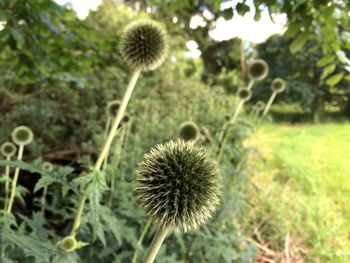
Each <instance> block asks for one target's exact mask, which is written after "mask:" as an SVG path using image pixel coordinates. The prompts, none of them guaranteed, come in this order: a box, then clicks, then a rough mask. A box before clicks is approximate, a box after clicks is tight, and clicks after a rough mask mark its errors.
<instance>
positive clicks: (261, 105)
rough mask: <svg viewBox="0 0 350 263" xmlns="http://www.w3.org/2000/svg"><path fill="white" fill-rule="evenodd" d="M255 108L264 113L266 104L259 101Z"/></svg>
mask: <svg viewBox="0 0 350 263" xmlns="http://www.w3.org/2000/svg"><path fill="white" fill-rule="evenodd" d="M255 108H256V109H257V110H258V111H262V110H263V109H265V103H264V102H263V101H261V100H260V101H258V102H257V103H256V104H255Z"/></svg>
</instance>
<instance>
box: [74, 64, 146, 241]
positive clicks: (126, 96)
mask: <svg viewBox="0 0 350 263" xmlns="http://www.w3.org/2000/svg"><path fill="white" fill-rule="evenodd" d="M140 73H141V70H139V69H137V70H134V72H133V74H132V76H131V79H130V81H129V84H128V87H127V88H126V91H125V94H124V96H123V99H122V102H121V104H120V107H119V110H118V114H117V116H116V117H115V119H114V121H113V124H112V127H111V128H110V130H109V133H108V136H107V139H106V141H105V144H104V145H103V148H102V151H101V153H100V155H99V156H98V159H97V161H96V164H95V169H96V170H97V171H99V170H101V166H102V162H103V160H104V159H105V158H106V156H107V154H108V152H109V148H110V147H111V144H112V141H113V138H114V136H115V134H116V131H117V129H118V126H119V124H120V121H121V120H122V118H123V115H124V113H125V110H126V106H127V105H128V102H129V100H130V97H131V94H132V92H133V90H134V87H135V85H136V82H137V79H138V78H139V76H140ZM85 202H86V195H85V193H83V194H82V195H81V196H80V199H79V205H78V210H77V212H76V215H75V218H74V222H73V227H72V230H71V235H72V236H74V237H75V236H76V234H77V232H78V229H79V226H80V221H81V216H82V214H83V210H84V205H85Z"/></svg>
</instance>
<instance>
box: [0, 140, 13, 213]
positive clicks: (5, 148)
mask: <svg viewBox="0 0 350 263" xmlns="http://www.w3.org/2000/svg"><path fill="white" fill-rule="evenodd" d="M0 152H1V154H2V155H3V156H4V157H6V161H10V160H11V157H12V156H13V155H15V154H16V146H15V145H14V144H13V143H12V142H4V143H3V144H2V145H1V148H0ZM9 191H10V167H9V166H8V165H6V167H5V202H4V211H6V206H7V202H8V195H9Z"/></svg>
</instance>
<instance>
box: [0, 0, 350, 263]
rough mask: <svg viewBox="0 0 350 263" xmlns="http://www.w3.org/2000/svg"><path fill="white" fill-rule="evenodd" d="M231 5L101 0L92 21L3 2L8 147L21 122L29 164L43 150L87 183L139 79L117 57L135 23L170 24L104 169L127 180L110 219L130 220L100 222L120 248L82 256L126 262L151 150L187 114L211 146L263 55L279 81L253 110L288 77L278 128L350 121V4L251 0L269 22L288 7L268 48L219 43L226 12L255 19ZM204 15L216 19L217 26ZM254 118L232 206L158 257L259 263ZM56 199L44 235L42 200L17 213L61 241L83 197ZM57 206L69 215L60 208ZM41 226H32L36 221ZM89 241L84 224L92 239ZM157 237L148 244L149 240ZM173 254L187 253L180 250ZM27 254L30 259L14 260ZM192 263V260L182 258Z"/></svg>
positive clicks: (49, 7) (41, 4)
mask: <svg viewBox="0 0 350 263" xmlns="http://www.w3.org/2000/svg"><path fill="white" fill-rule="evenodd" d="M222 2H225V1H221V0H214V1H212V0H199V1H197V0H186V1H182V0H175V1H160V0H148V1H146V0H143V1H127V0H125V1H113V0H104V1H103V3H102V4H101V5H100V6H99V7H98V9H97V10H96V11H92V12H90V14H89V16H88V17H87V18H86V19H85V20H84V21H82V20H79V19H78V18H77V17H76V14H75V13H74V11H73V10H72V9H71V8H70V7H69V5H67V6H61V5H58V4H57V3H55V2H53V1H50V0H2V1H0V25H1V27H2V29H1V30H0V50H1V52H0V112H1V114H0V124H1V130H0V142H3V141H5V140H8V139H9V135H10V134H11V131H12V129H13V128H14V127H16V126H18V125H28V126H30V127H31V128H32V129H33V131H34V134H35V143H33V144H32V145H30V146H29V147H28V149H27V150H26V155H25V160H26V161H32V160H34V159H37V158H38V157H39V156H41V158H42V159H44V160H48V161H51V162H54V163H55V164H62V165H70V166H72V167H74V168H75V172H76V175H77V174H79V172H82V171H86V170H87V166H88V165H89V164H90V163H91V162H92V161H93V160H94V159H95V158H96V157H97V154H98V152H99V149H100V146H101V143H102V141H103V139H104V125H105V122H106V118H107V116H106V110H105V108H106V105H107V103H108V102H109V101H111V100H113V99H116V98H120V97H121V96H122V94H123V92H124V88H125V86H126V84H127V81H128V76H129V73H130V69H129V68H128V67H127V66H126V65H125V64H124V62H123V61H122V59H121V57H120V54H119V51H118V44H119V38H120V35H121V32H122V30H123V28H124V27H125V25H127V24H128V23H129V22H130V21H133V20H135V19H137V18H148V17H151V18H153V19H155V20H158V21H161V22H162V23H164V24H165V26H166V28H167V31H168V34H169V38H170V40H171V41H170V48H169V50H170V52H169V58H168V60H167V61H166V62H165V63H164V64H163V65H162V66H161V67H160V69H158V70H157V71H155V72H147V73H145V74H143V75H142V77H141V78H140V80H139V82H138V84H137V87H136V90H135V93H134V94H133V97H132V99H131V102H130V105H129V106H128V109H127V111H128V114H129V115H130V116H131V121H130V123H128V124H127V127H128V129H129V132H128V134H127V137H126V139H125V140H126V141H125V142H124V145H125V146H124V150H123V152H124V153H125V154H123V156H122V159H121V160H120V162H119V167H113V166H111V167H108V169H107V173H110V174H112V173H116V174H117V175H118V178H119V184H118V186H117V187H118V189H117V191H116V194H115V196H114V203H113V207H112V211H113V213H114V214H116V215H117V217H116V218H119V219H120V220H119V219H118V220H119V221H118V220H117V221H115V219H112V217H113V216H111V215H113V213H112V212H111V211H109V210H104V212H103V213H101V214H103V216H104V217H105V218H104V219H103V220H105V221H106V222H107V223H106V222H104V223H103V224H105V225H106V224H108V221H109V220H110V221H111V222H115V224H116V226H109V227H110V228H108V227H107V232H108V231H109V233H107V235H108V238H107V243H108V242H116V240H117V242H119V243H118V244H119V247H118V249H115V248H114V247H111V246H107V247H104V246H103V242H102V241H101V242H97V243H95V244H94V245H93V250H95V252H96V251H98V253H95V252H91V250H90V252H89V253H91V254H87V253H84V249H82V250H83V252H79V254H80V256H82V257H83V258H84V260H90V261H83V262H97V261H96V260H105V262H112V261H109V260H111V258H113V259H115V262H129V261H127V260H128V259H129V258H130V256H131V255H132V251H133V249H134V247H137V245H136V241H137V238H138V236H139V233H140V232H141V227H142V224H143V223H144V219H143V214H142V213H141V212H140V211H139V210H138V208H137V206H136V202H135V201H134V200H133V196H132V189H133V188H132V187H133V185H132V184H131V182H132V178H133V177H134V170H135V168H136V164H137V162H138V161H139V160H140V159H141V156H142V154H143V153H144V152H146V151H147V149H149V148H150V147H151V146H153V145H154V144H156V143H159V142H162V141H165V140H168V139H171V138H176V136H177V129H178V125H179V124H180V123H181V122H183V121H186V120H189V119H190V120H193V121H195V122H196V123H198V125H199V126H200V128H201V130H202V134H203V136H205V137H203V138H205V139H204V144H205V145H210V144H211V142H212V139H213V138H215V137H216V136H217V132H218V131H219V129H220V128H221V126H222V124H223V123H224V122H225V116H230V115H232V113H233V111H234V109H233V108H232V105H234V101H235V97H234V94H235V92H236V90H237V89H238V88H239V87H240V86H243V85H245V84H246V83H247V76H246V64H247V61H250V60H251V59H252V58H256V57H259V58H262V59H264V60H266V61H267V62H268V64H269V65H270V74H269V76H268V78H267V79H265V80H264V81H262V82H259V83H258V84H257V85H256V87H255V89H254V95H253V98H252V100H251V102H249V104H248V112H249V110H251V106H252V104H254V103H255V102H257V101H259V100H263V101H266V100H267V98H268V97H269V96H270V91H268V92H266V90H269V86H270V83H271V81H272V79H273V78H275V77H282V78H284V79H285V80H286V81H287V85H288V90H287V91H286V92H285V93H284V94H282V95H281V96H279V97H278V99H277V101H276V103H277V104H276V106H274V107H273V110H272V117H273V118H274V119H275V120H276V121H278V120H281V121H292V122H302V121H320V120H323V119H327V118H329V116H330V117H332V118H344V119H345V118H350V74H349V72H350V61H349V57H350V32H349V31H350V21H349V9H350V3H349V2H347V1H309V0H294V1H278V0H268V1H263V0H254V1H253V4H254V6H255V9H256V12H255V19H257V20H258V19H259V18H260V16H261V12H262V11H264V10H268V12H269V14H270V15H271V18H272V19H273V16H274V14H278V13H285V14H286V16H287V28H288V29H287V31H286V32H285V34H284V36H280V35H273V36H271V37H270V38H269V39H268V40H267V41H266V42H264V43H261V44H257V45H256V44H253V43H249V42H247V41H244V40H241V39H238V38H234V39H231V40H226V41H215V40H213V39H212V38H210V37H209V32H210V30H211V29H212V28H213V27H214V26H215V24H216V23H217V21H218V19H219V18H222V17H223V18H224V19H226V20H229V19H231V18H232V17H233V16H235V15H237V14H241V15H243V14H245V13H246V12H249V11H250V6H249V4H248V3H247V2H248V1H240V2H238V3H237V4H235V5H233V6H231V7H229V8H225V9H224V8H223V5H222V4H223V3H222ZM204 11H209V12H210V13H211V14H212V16H211V17H210V18H208V17H207V16H205V15H204ZM194 15H199V16H201V17H202V19H203V20H204V21H205V25H203V26H199V27H197V28H192V27H190V21H191V18H192V17H193V16H194ZM174 17H176V20H174ZM175 21H176V22H175ZM189 40H194V41H195V42H196V43H197V44H198V48H199V50H200V51H201V56H200V57H199V58H197V59H191V58H188V57H187V56H186V55H185V51H186V43H187V41H189ZM249 120H250V119H249V118H248V123H246V122H240V123H239V125H238V127H237V129H236V130H235V131H234V138H231V144H230V145H234V147H228V149H226V151H227V155H226V156H227V157H226V158H225V159H224V160H223V164H222V167H221V168H222V172H223V174H225V175H227V176H226V179H225V180H227V182H229V184H227V185H232V182H234V183H235V187H233V188H232V189H230V190H228V191H227V192H225V194H226V197H227V198H226V197H225V199H224V200H229V201H226V203H225V206H223V208H222V209H221V210H220V211H219V212H218V213H217V215H216V218H215V219H213V220H212V222H211V223H210V224H209V225H208V227H204V229H202V230H201V231H198V232H196V231H194V232H193V233H190V234H188V235H182V234H178V235H175V236H172V237H171V241H169V242H167V244H168V246H169V247H170V248H167V247H166V248H163V249H162V250H161V252H160V255H159V257H160V258H161V261H160V262H215V261H216V262H233V261H230V260H232V259H234V260H235V261H234V262H254V260H255V252H256V247H255V246H252V245H251V243H249V242H247V239H246V238H245V236H246V235H248V233H251V232H253V230H252V229H250V225H251V224H252V222H251V221H250V219H251V218H249V217H248V218H247V217H245V213H244V211H246V209H247V208H248V207H250V205H251V204H250V200H249V198H247V196H245V194H244V193H246V192H247V191H254V190H253V189H254V186H252V185H251V184H250V183H249V182H247V180H244V178H246V177H247V176H249V174H251V173H252V172H251V170H249V169H253V168H251V167H248V166H249V164H247V163H245V161H246V160H245V158H246V152H248V151H254V149H250V148H244V147H243V140H244V138H246V137H247V136H248V135H249V134H250V133H251V128H250V126H249V125H250V124H251V123H249ZM238 163H243V164H242V165H240V166H239V167H238V168H237V169H236V168H235V169H233V170H232V167H233V166H232V165H234V167H236V164H238ZM242 167H243V168H242ZM35 178H36V179H35V180H33V179H32V178H31V177H28V176H27V177H26V176H24V178H22V179H20V184H21V185H24V186H26V187H27V188H29V189H33V188H34V184H35V183H36V182H37V181H38V178H37V177H35ZM238 182H239V183H238ZM65 183H67V182H65ZM247 189H249V190H247ZM55 191H56V190H55ZM50 196H51V198H52V199H51V202H50V203H51V205H52V207H51V208H48V210H49V212H50V213H49V216H48V215H46V216H48V217H49V219H50V220H53V218H55V217H57V218H60V219H61V220H57V222H56V221H55V222H53V223H52V225H50V226H49V227H47V226H46V228H45V229H44V228H41V227H42V226H43V225H44V224H45V220H44V218H40V216H39V214H38V213H37V211H38V206H37V204H36V203H35V200H36V198H38V194H35V195H34V194H31V193H29V194H28V198H26V199H25V203H24V204H23V203H20V202H16V205H15V209H16V211H17V212H19V213H22V214H23V215H26V216H28V218H29V217H35V218H36V220H37V221H36V222H41V223H40V224H39V223H38V224H37V225H36V226H32V228H31V230H32V231H34V232H35V231H37V232H35V234H33V235H37V236H45V237H47V236H50V238H48V239H53V240H57V238H58V237H60V236H63V235H64V234H63V232H65V231H64V230H62V229H67V226H69V222H70V221H69V220H70V219H71V218H70V217H69V216H67V215H70V214H71V213H72V210H71V207H74V205H75V201H72V200H74V195H73V193H72V192H71V193H70V199H66V201H64V199H63V201H62V200H56V199H57V196H58V195H57V193H56V192H53V193H52V194H50ZM67 200H69V201H67ZM66 203H68V207H67V204H66ZM60 207H67V208H65V209H61V210H59V208H60ZM50 209H51V210H50ZM101 209H106V208H101ZM33 211H34V212H33ZM28 218H27V219H26V220H32V219H28ZM225 218H226V219H225ZM227 218H228V219H229V220H227ZM231 218H234V222H232V220H231ZM22 220H24V219H22ZM103 220H102V221H103ZM24 221H25V220H24ZM58 221H59V222H58ZM31 222H32V221H30V222H27V223H28V225H34V223H31ZM62 222H63V223H62ZM216 222H220V225H219V224H217V223H216ZM223 222H224V223H223ZM39 225H40V227H39ZM38 229H39V230H40V231H42V232H40V231H39V232H38ZM277 229H278V227H275V228H271V229H270V230H271V231H270V232H268V231H267V233H266V235H267V236H269V235H271V236H272V235H273V234H274V231H277ZM22 230H23V229H22ZM219 230H220V231H219ZM24 232H25V231H24V230H23V233H24ZM88 233H89V230H88V229H86V232H85V234H84V237H85V238H86V239H88V237H89V234H88ZM113 233H114V234H115V233H118V234H115V236H113V235H114V234H113ZM232 233H236V235H232ZM253 235H254V234H253ZM24 236H25V235H24V234H23V236H22V237H23V238H24ZM100 238H101V236H100ZM118 238H119V239H118ZM150 238H151V235H149V236H147V242H149V240H150ZM101 239H102V238H101ZM108 239H109V240H108ZM124 239H126V240H124ZM111 240H112V241H111ZM12 241H13V242H18V240H16V239H14V240H12ZM172 241H173V242H172ZM278 241H280V242H283V240H282V237H279V238H278V239H277V241H276V244H278ZM147 242H146V243H147ZM174 246H179V247H180V248H181V249H180V252H179V251H178V249H177V248H174ZM276 247H278V245H276ZM278 248H279V247H278ZM279 249H280V248H279ZM169 251H170V252H169ZM174 251H176V253H177V254H176V253H175V252H174ZM218 251H221V252H220V253H219V252H218ZM23 258H24V256H22V255H19V257H18V258H17V260H23ZM183 258H185V261H183V260H180V259H183ZM327 259H328V258H327ZM28 262H29V261H28ZM73 262H74V261H73ZM101 262H102V261H101ZM320 262H322V261H320ZM339 262H341V261H339Z"/></svg>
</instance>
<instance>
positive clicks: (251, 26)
mask: <svg viewBox="0 0 350 263" xmlns="http://www.w3.org/2000/svg"><path fill="white" fill-rule="evenodd" d="M55 1H56V2H57V3H58V4H61V5H63V4H65V3H70V4H71V5H72V8H73V9H74V10H75V12H76V13H77V16H78V17H79V18H80V19H84V18H85V17H86V16H88V14H89V11H90V10H96V9H97V8H98V6H99V5H100V4H101V2H102V0H55ZM237 2H239V1H238V0H232V1H226V2H225V3H223V4H222V6H221V8H223V9H226V8H228V7H232V6H235V5H236V4H237ZM246 3H247V4H248V5H249V6H250V10H251V11H250V12H248V13H246V14H245V15H244V16H240V15H238V14H237V13H236V12H235V13H234V16H233V18H232V19H231V20H225V19H224V18H219V19H218V20H217V23H216V27H215V28H214V29H213V30H212V31H210V32H209V36H210V37H211V38H213V39H215V40H218V41H222V40H228V39H231V38H234V37H239V38H241V39H244V40H246V41H250V42H253V43H261V42H264V41H265V40H266V39H267V38H268V37H269V36H271V35H273V34H282V33H283V32H284V31H285V29H286V28H285V24H286V21H287V18H286V15H285V14H279V15H275V16H274V17H273V20H274V21H271V19H270V16H269V14H268V12H267V11H266V10H265V11H262V12H261V19H260V20H259V21H255V20H254V19H253V17H254V13H255V8H254V5H253V0H248V1H247V2H246ZM203 15H204V16H206V17H208V18H209V17H210V16H211V15H212V14H211V13H210V12H209V11H204V13H203ZM173 22H174V23H176V22H177V18H176V17H174V19H173ZM203 25H205V21H204V20H203V19H202V18H201V17H200V16H198V15H197V16H193V17H192V19H191V23H190V27H191V28H196V27H198V26H203ZM187 48H188V49H189V52H187V56H189V57H193V58H196V57H198V56H200V50H198V45H197V44H196V42H195V41H193V40H189V41H188V42H187Z"/></svg>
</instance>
